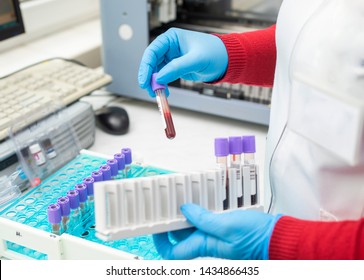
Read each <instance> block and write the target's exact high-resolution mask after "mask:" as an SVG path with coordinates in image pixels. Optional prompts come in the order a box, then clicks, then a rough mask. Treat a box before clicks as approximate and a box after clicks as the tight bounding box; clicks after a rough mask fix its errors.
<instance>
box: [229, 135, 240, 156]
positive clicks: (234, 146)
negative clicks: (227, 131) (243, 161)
mask: <svg viewBox="0 0 364 280" xmlns="http://www.w3.org/2000/svg"><path fill="white" fill-rule="evenodd" d="M242 145H243V144H242V138H241V136H231V137H229V152H230V154H232V155H238V154H241V153H242V152H243V147H242Z"/></svg>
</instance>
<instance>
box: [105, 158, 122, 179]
mask: <svg viewBox="0 0 364 280" xmlns="http://www.w3.org/2000/svg"><path fill="white" fill-rule="evenodd" d="M106 164H107V165H108V166H110V170H111V176H116V175H118V170H119V169H118V161H117V160H116V159H114V158H113V159H108V160H107V161H106Z"/></svg>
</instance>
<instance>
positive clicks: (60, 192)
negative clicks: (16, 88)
mask: <svg viewBox="0 0 364 280" xmlns="http://www.w3.org/2000/svg"><path fill="white" fill-rule="evenodd" d="M106 161H107V156H105V155H99V154H94V153H91V152H90V151H87V150H82V151H81V152H80V154H79V155H78V156H77V157H76V158H74V159H73V160H71V161H70V162H69V163H67V164H66V165H64V166H63V167H61V168H60V169H58V170H57V171H56V172H54V173H53V174H51V175H50V176H49V177H47V178H46V179H45V180H43V182H42V183H41V184H40V185H38V186H36V187H34V188H32V189H31V190H30V191H28V192H27V193H25V194H23V195H22V196H20V197H18V198H16V199H15V200H14V201H12V202H11V203H9V204H7V205H6V206H5V207H4V208H3V209H1V210H0V256H2V257H5V258H9V259H38V260H42V259H160V258H161V257H160V255H159V254H158V252H157V251H156V249H155V247H154V243H153V240H152V237H151V236H149V235H141V236H137V237H132V238H125V239H119V240H115V241H108V242H105V241H103V240H100V239H99V238H98V237H96V232H95V224H94V221H95V219H94V217H95V216H94V209H90V215H89V216H88V217H87V219H85V220H83V222H82V224H80V225H79V227H76V228H74V229H73V230H72V231H70V232H64V233H62V234H60V235H56V234H53V233H52V232H51V227H50V224H49V222H48V220H47V214H46V213H47V206H48V205H49V204H51V203H55V202H56V201H57V198H59V197H61V196H64V195H65V194H66V192H67V191H69V190H70V189H72V188H73V187H74V186H75V185H76V184H79V183H82V179H83V178H85V177H87V176H90V174H91V172H93V171H95V170H98V169H99V167H100V166H101V165H103V164H105V163H106ZM169 173H171V171H169V170H164V169H160V168H156V167H153V166H149V165H142V164H136V163H133V164H131V166H130V172H129V174H130V177H132V178H137V177H146V176H156V175H160V174H169ZM121 178H122V177H121V176H119V177H118V176H117V178H116V179H121ZM126 180H131V179H126Z"/></svg>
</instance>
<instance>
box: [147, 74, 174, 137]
mask: <svg viewBox="0 0 364 280" xmlns="http://www.w3.org/2000/svg"><path fill="white" fill-rule="evenodd" d="M156 76H157V73H154V74H153V75H152V83H151V85H152V90H153V91H154V93H155V96H156V100H157V104H158V109H159V112H160V114H161V116H162V120H163V126H164V132H165V133H166V136H167V138H168V139H173V138H174V137H176V131H175V129H174V124H173V120H172V115H171V110H170V108H169V104H168V100H167V96H166V91H165V89H166V86H165V85H161V84H159V83H157V82H156Z"/></svg>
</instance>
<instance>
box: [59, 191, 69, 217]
mask: <svg viewBox="0 0 364 280" xmlns="http://www.w3.org/2000/svg"><path fill="white" fill-rule="evenodd" d="M57 203H58V204H59V206H60V207H61V214H62V216H68V215H69V214H70V212H71V206H70V200H69V198H68V197H67V196H62V197H60V198H58V200H57Z"/></svg>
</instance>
